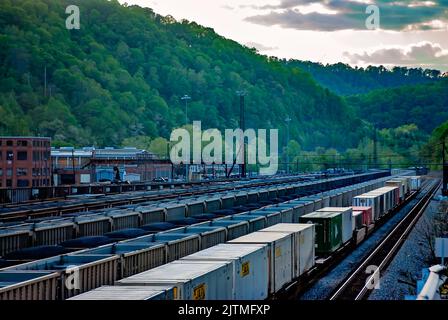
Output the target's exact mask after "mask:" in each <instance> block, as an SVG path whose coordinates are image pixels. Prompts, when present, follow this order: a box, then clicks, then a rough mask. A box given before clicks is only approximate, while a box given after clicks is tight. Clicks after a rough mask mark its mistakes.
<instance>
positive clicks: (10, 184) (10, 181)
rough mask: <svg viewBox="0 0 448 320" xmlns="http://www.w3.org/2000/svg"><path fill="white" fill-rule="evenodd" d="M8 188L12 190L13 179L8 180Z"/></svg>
mask: <svg viewBox="0 0 448 320" xmlns="http://www.w3.org/2000/svg"><path fill="white" fill-rule="evenodd" d="M6 187H7V188H11V187H12V180H11V179H8V180H6Z"/></svg>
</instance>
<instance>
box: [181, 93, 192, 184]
mask: <svg viewBox="0 0 448 320" xmlns="http://www.w3.org/2000/svg"><path fill="white" fill-rule="evenodd" d="M180 99H181V100H182V101H184V102H185V125H188V101H189V100H191V97H190V96H189V95H188V94H186V95H184V96H183V97H182V98H180ZM189 161H190V159H187V161H186V163H185V181H186V182H188V180H189V178H190V177H189V175H190V172H189V171H190V168H189V167H188V162H189Z"/></svg>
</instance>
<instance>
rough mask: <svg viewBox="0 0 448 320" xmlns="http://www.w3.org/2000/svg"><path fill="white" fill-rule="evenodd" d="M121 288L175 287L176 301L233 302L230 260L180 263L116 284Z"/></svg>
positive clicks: (173, 263)
mask: <svg viewBox="0 0 448 320" xmlns="http://www.w3.org/2000/svg"><path fill="white" fill-rule="evenodd" d="M117 285H119V286H139V287H141V286H145V287H158V286H165V285H166V286H172V287H173V288H174V291H173V293H174V294H173V295H174V299H176V300H231V299H232V293H233V292H232V288H233V266H232V262H231V261H185V260H179V261H175V262H171V263H168V264H165V265H163V266H160V267H158V268H155V269H152V270H149V271H146V272H142V273H140V274H137V275H134V276H132V277H129V278H126V279H123V280H120V281H118V282H117Z"/></svg>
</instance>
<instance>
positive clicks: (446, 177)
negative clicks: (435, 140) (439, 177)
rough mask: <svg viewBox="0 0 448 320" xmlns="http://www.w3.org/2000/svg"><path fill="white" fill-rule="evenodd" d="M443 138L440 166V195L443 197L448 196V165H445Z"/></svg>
mask: <svg viewBox="0 0 448 320" xmlns="http://www.w3.org/2000/svg"><path fill="white" fill-rule="evenodd" d="M445 140H446V139H445V138H443V141H442V166H443V188H442V194H443V195H444V196H448V165H447V164H446V158H445V153H446V149H445V148H446V146H445Z"/></svg>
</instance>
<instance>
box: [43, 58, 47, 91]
mask: <svg viewBox="0 0 448 320" xmlns="http://www.w3.org/2000/svg"><path fill="white" fill-rule="evenodd" d="M44 97H45V98H46V97H47V66H46V65H45V68H44Z"/></svg>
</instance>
